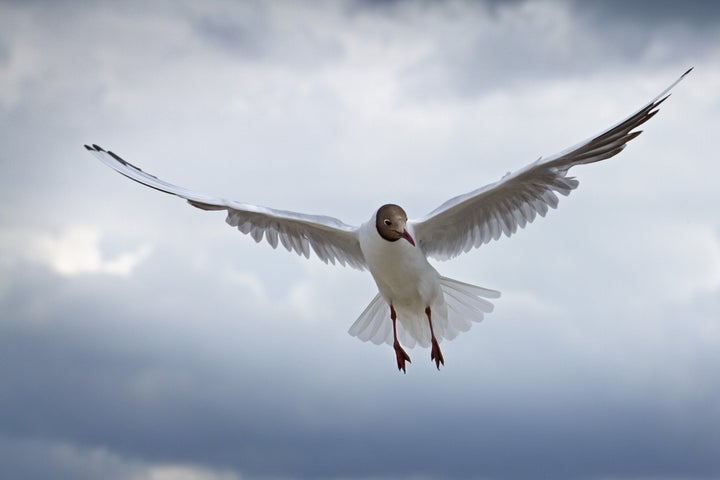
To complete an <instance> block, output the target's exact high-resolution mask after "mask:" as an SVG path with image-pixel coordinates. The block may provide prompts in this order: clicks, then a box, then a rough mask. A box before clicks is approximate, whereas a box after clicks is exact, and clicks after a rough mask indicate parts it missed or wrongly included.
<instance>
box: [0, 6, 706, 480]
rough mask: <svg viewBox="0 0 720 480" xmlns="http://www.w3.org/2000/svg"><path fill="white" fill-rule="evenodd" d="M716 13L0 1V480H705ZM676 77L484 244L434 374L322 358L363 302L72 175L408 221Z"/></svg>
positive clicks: (346, 273) (288, 261)
mask: <svg viewBox="0 0 720 480" xmlns="http://www.w3.org/2000/svg"><path fill="white" fill-rule="evenodd" d="M718 5H719V4H718V3H717V2H707V3H706V2H701V1H697V2H692V1H690V2H688V1H685V2H669V1H668V2H665V1H663V2H650V1H648V2H633V3H631V4H630V5H627V4H626V2H624V1H610V2H604V3H600V2H596V5H594V6H592V7H588V6H586V5H585V2H579V1H578V2H572V1H567V2H561V1H557V2H521V1H514V2H501V1H488V2H481V1H476V2H471V1H453V2H450V1H449V2H431V1H424V2H409V1H408V2H404V1H388V2H383V1H359V0H356V1H351V0H347V1H340V2H330V1H315V2H305V3H301V2H291V1H276V2H260V1H258V2H229V1H228V2H219V1H215V2H191V1H187V2H175V1H166V2H163V1H158V2H152V3H150V4H148V3H147V2H141V1H128V2H111V1H107V2H105V1H96V2H86V1H76V2H73V1H68V2H58V1H4V2H0V167H1V169H2V173H0V477H2V478H8V479H11V478H12V479H50V478H52V479H57V478H72V479H78V480H83V479H118V480H170V479H173V480H174V479H180V480H216V479H217V480H220V479H222V480H237V479H245V480H254V479H288V480H292V479H309V478H323V479H385V478H410V479H441V478H443V479H444V478H457V479H465V478H473V479H477V478H483V479H497V480H504V479H508V480H514V479H537V478H552V479H559V480H565V479H567V480H570V479H588V480H611V479H612V480H646V479H651V478H652V479H661V480H685V479H688V480H689V479H693V480H694V479H698V480H699V479H710V478H720V374H719V370H720V215H719V214H718V205H720V184H719V182H720V181H719V180H718V179H719V178H720V163H719V162H718V158H717V155H718V154H717V152H718V151H719V150H720V140H719V139H718V126H719V125H720V7H719V6H718ZM691 66H694V67H695V70H694V71H693V73H692V74H691V75H690V76H688V77H687V78H686V79H685V80H684V81H683V82H681V83H680V84H679V85H678V86H677V87H676V88H675V90H674V91H673V95H672V97H671V98H670V99H669V100H668V101H667V102H666V103H665V104H663V106H662V109H661V111H660V113H659V114H658V115H657V116H656V117H654V118H653V119H652V120H651V121H650V122H649V123H648V124H647V125H645V126H644V127H643V128H644V130H645V132H644V133H643V135H641V136H639V137H638V138H637V139H635V140H633V141H632V142H631V144H630V145H629V146H628V148H627V149H626V150H625V151H624V152H623V153H622V154H621V155H619V156H618V157H615V158H613V159H611V160H609V161H607V162H602V163H599V164H595V165H589V166H584V167H579V168H576V169H575V170H573V171H572V173H573V174H575V175H577V177H578V178H579V180H580V187H579V188H578V190H576V191H575V192H573V194H572V195H571V196H570V197H568V198H562V199H561V202H560V206H559V208H558V210H557V211H552V212H550V213H549V214H548V216H547V217H546V218H542V219H539V220H537V221H536V222H535V223H533V224H532V225H530V226H528V227H527V228H526V229H525V230H523V231H521V232H519V233H518V234H517V235H515V236H513V237H512V238H509V239H508V238H503V239H502V240H500V241H498V242H494V243H491V244H487V245H485V246H483V247H482V248H480V249H479V250H475V251H472V252H470V253H469V254H467V255H464V256H462V257H459V258H457V259H455V260H452V261H449V262H444V263H437V264H436V267H437V268H438V269H439V270H440V272H441V273H442V274H444V275H447V276H451V277H454V278H458V279H460V280H463V281H466V282H470V283H473V284H478V285H481V286H484V287H488V288H493V289H497V290H501V291H502V292H503V296H502V298H500V299H498V300H497V301H495V311H494V312H493V313H492V314H490V315H488V316H487V317H486V319H485V321H484V322H483V323H481V324H477V325H475V326H474V327H473V328H472V329H471V330H470V331H469V332H468V333H464V334H462V335H461V336H459V337H458V338H457V339H455V340H453V341H452V342H448V343H444V344H443V353H444V356H445V360H446V364H445V368H443V369H442V370H440V371H437V370H436V369H435V367H434V365H433V364H432V363H431V362H430V352H429V350H427V349H420V348H414V349H412V350H409V352H408V353H409V354H410V356H411V357H412V364H411V365H408V372H407V374H406V375H403V374H402V373H399V372H398V371H397V368H396V365H395V358H394V353H393V351H392V349H391V348H390V347H389V346H387V345H382V346H375V345H373V344H369V343H362V342H360V341H358V340H357V339H356V338H353V337H351V336H349V335H348V334H347V329H348V328H349V326H350V325H351V324H352V322H353V321H354V320H355V318H356V317H357V316H358V314H359V313H360V312H361V311H362V310H363V309H364V308H365V306H366V305H367V303H368V302H369V301H370V300H371V299H372V297H373V296H374V295H375V293H376V289H375V286H374V283H373V281H372V278H371V277H370V275H369V274H368V273H367V272H358V271H354V270H351V269H343V268H340V267H333V266H327V265H325V264H323V263H322V262H320V261H319V260H317V259H316V258H311V259H309V260H306V259H304V258H301V257H297V256H295V255H294V254H290V253H288V252H286V251H284V250H282V249H281V250H277V251H275V250H273V249H272V248H271V247H269V246H268V245H267V244H261V245H257V244H255V242H254V241H253V240H252V239H251V238H247V237H244V236H243V235H241V234H240V233H239V232H237V231H236V230H234V229H232V228H230V227H228V226H227V225H225V224H224V215H222V214H221V213H217V212H216V213H213V212H202V211H200V210H197V209H193V208H191V207H189V206H188V205H187V204H185V203H183V202H182V201H180V200H179V199H177V198H174V197H171V196H168V195H163V194H161V193H159V192H157V191H154V190H151V189H148V188H144V187H142V186H140V185H138V184H136V183H134V182H131V181H129V180H127V179H126V178H124V177H122V176H120V175H117V174H116V173H115V172H113V171H111V170H110V169H108V168H107V167H105V166H104V165H102V164H100V163H99V162H98V161H97V160H96V159H95V158H94V157H92V156H91V155H89V154H88V153H87V152H86V151H85V150H84V149H83V147H82V145H83V144H85V143H97V144H100V145H102V146H104V147H106V148H109V149H112V150H114V151H116V152H117V153H119V154H121V155H123V156H124V157H125V158H127V159H128V160H129V161H131V162H133V163H136V164H138V165H140V166H142V167H143V168H144V169H145V170H146V171H149V172H151V173H154V174H156V175H158V176H160V177H161V178H164V179H167V180H169V181H172V182H175V183H177V184H179V185H184V186H187V187H190V188H193V189H195V190H198V191H201V192H207V193H213V194H218V195H221V196H225V197H228V198H232V199H235V200H240V201H244V202H249V203H256V204H261V205H267V206H271V207H276V208H282V209H290V210H297V211H301V212H306V213H316V214H326V215H332V216H336V217H338V218H341V219H342V220H344V221H345V222H347V223H351V224H360V223H362V222H364V221H366V220H367V219H368V218H370V216H371V215H372V214H373V212H374V211H375V210H376V209H377V207H378V206H379V205H381V204H383V203H387V202H394V203H399V204H400V205H403V206H404V208H405V209H406V210H407V211H408V213H409V216H410V217H411V218H412V217H419V216H422V215H424V214H426V213H427V212H429V211H431V210H432V209H434V208H435V207H437V206H438V205H439V204H440V203H442V202H444V201H445V200H447V199H448V198H450V197H452V196H455V195H458V194H460V193H464V192H467V191H470V190H473V189H475V188H477V187H480V186H482V185H484V184H486V183H490V182H493V181H496V180H497V179H499V178H500V177H501V176H502V175H504V174H505V173H506V172H508V171H511V170H516V169H518V168H520V167H522V166H524V165H525V164H527V163H529V162H531V161H533V160H535V159H536V158H538V157H539V156H541V155H549V154H552V153H555V152H556V151H559V150H561V149H564V148H566V147H568V146H570V145H573V144H575V143H576V142H578V141H580V140H582V139H584V138H587V137H589V136H591V135H593V134H595V133H598V132H599V131H601V130H603V129H605V128H606V127H608V126H610V125H612V124H613V123H615V122H616V121H618V120H620V119H622V118H624V117H625V116H626V115H628V114H630V113H631V112H632V111H633V110H634V109H636V108H638V107H640V106H641V105H642V104H643V103H645V102H646V101H648V100H650V99H652V98H653V97H654V96H655V95H656V94H658V93H659V92H660V91H661V90H662V89H663V88H664V87H666V86H667V85H669V84H670V83H672V82H673V81H674V80H675V79H676V78H677V77H678V76H679V75H680V74H682V73H683V72H684V71H685V70H686V69H687V68H689V67H691Z"/></svg>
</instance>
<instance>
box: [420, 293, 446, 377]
mask: <svg viewBox="0 0 720 480" xmlns="http://www.w3.org/2000/svg"><path fill="white" fill-rule="evenodd" d="M425 315H427V319H428V323H429V324H430V341H431V342H432V347H431V349H430V360H434V361H435V366H436V367H437V369H438V370H440V364H441V363H442V364H443V366H445V359H444V358H443V354H442V352H441V351H440V345H439V344H438V341H437V338H435V332H434V331H433V326H432V315H431V314H430V307H427V308H426V309H425Z"/></svg>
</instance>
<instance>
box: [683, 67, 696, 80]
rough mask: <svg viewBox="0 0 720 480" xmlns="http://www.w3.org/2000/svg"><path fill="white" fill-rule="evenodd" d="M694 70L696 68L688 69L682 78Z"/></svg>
mask: <svg viewBox="0 0 720 480" xmlns="http://www.w3.org/2000/svg"><path fill="white" fill-rule="evenodd" d="M693 68H695V67H690V68H688V69H687V72H685V73H683V74H682V76H681V77H680V78H683V77H684V76H685V75H687V74H688V73H690V72H692V71H693Z"/></svg>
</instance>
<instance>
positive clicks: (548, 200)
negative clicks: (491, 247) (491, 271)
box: [411, 68, 692, 260]
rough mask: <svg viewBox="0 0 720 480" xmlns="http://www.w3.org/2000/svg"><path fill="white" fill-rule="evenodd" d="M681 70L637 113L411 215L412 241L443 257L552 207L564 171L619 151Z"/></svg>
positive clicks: (572, 183) (569, 186)
mask: <svg viewBox="0 0 720 480" xmlns="http://www.w3.org/2000/svg"><path fill="white" fill-rule="evenodd" d="M691 70H692V68H691V69H690V70H688V71H687V72H685V73H684V74H683V75H682V76H681V77H680V78H678V79H677V80H676V81H675V82H674V83H673V84H672V85H670V86H669V87H668V88H666V89H665V90H663V91H662V92H661V93H660V95H658V96H657V97H655V98H654V99H653V100H651V101H650V102H648V103H647V104H646V105H645V106H643V107H642V108H641V109H639V110H638V111H637V112H635V113H633V114H632V115H630V116H629V117H628V118H626V119H625V120H623V121H621V122H620V123H618V124H616V125H615V126H613V127H611V128H609V129H607V130H605V131H604V132H602V133H600V134H598V135H596V136H594V137H592V138H589V139H587V140H585V141H584V142H581V143H578V144H577V145H575V146H573V147H570V148H568V149H566V150H563V151H562V152H559V153H557V154H555V155H552V156H550V157H548V158H540V159H538V160H537V161H535V162H533V163H531V164H530V165H527V166H526V167H524V168H522V169H521V170H518V171H517V172H515V173H508V174H507V175H505V176H504V177H503V178H502V179H501V180H500V181H499V182H496V183H492V184H490V185H486V186H484V187H482V188H479V189H477V190H474V191H472V192H470V193H466V194H464V195H460V196H458V197H455V198H452V199H450V200H448V201H447V202H445V203H443V204H442V205H440V206H439V207H438V208H436V209H435V210H433V211H432V212H430V213H429V214H427V215H426V216H424V217H422V218H420V219H416V220H412V221H411V223H412V224H413V226H414V229H415V240H416V241H417V242H418V243H419V246H420V248H422V250H423V251H424V252H425V254H426V255H427V256H430V257H433V258H436V259H438V260H446V259H449V258H453V257H455V256H457V255H459V254H460V253H462V252H467V251H469V250H470V249H471V248H477V247H479V246H480V245H483V244H485V243H488V242H489V241H490V240H497V239H499V238H500V236H501V235H502V234H505V235H507V236H510V235H512V234H513V233H515V232H516V231H517V229H518V227H520V228H523V227H525V225H526V224H528V223H530V222H532V221H533V220H535V218H536V216H537V215H540V216H541V217H544V216H545V214H546V213H547V212H548V208H556V207H557V204H558V197H557V195H556V194H557V193H560V194H562V195H566V196H567V195H569V194H570V192H571V191H572V190H574V189H575V188H577V186H578V181H577V180H576V179H575V178H574V177H569V176H568V175H567V173H568V170H570V168H572V167H574V166H575V165H582V164H586V163H594V162H599V161H600V160H605V159H608V158H610V157H613V156H615V155H617V154H618V153H620V152H621V151H622V149H623V148H625V145H626V144H627V143H628V142H629V141H630V140H632V139H633V138H635V137H637V136H638V135H640V133H641V131H639V130H635V129H636V128H637V127H639V126H640V125H642V124H643V123H645V122H647V121H648V120H650V119H651V118H652V117H653V116H654V115H655V114H656V113H657V112H658V106H659V105H660V104H661V103H662V102H664V101H665V99H667V97H668V96H669V94H668V92H669V91H670V89H672V88H673V87H674V86H675V85H676V84H677V83H678V82H679V81H680V80H682V79H683V78H684V77H685V75H687V74H688V73H690V71H691Z"/></svg>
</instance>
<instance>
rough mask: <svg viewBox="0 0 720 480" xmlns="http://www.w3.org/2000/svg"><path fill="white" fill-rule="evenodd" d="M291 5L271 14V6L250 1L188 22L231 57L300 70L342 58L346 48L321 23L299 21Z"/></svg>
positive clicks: (192, 18) (194, 17)
mask: <svg viewBox="0 0 720 480" xmlns="http://www.w3.org/2000/svg"><path fill="white" fill-rule="evenodd" d="M278 5H279V7H278ZM291 5H292V4H277V5H276V6H275V8H277V9H278V10H279V12H272V11H271V10H272V9H273V7H270V6H269V4H262V3H252V2H251V3H247V4H243V5H242V6H238V5H235V6H234V8H232V9H229V11H228V10H227V9H219V10H218V11H216V12H214V14H212V15H211V14H209V13H208V12H202V13H192V14H189V15H188V20H189V22H190V23H191V25H192V26H193V28H194V29H195V31H196V32H197V33H198V35H199V36H200V37H201V38H203V39H205V40H206V41H208V42H209V44H210V45H212V46H215V47H216V48H219V49H220V50H221V51H222V52H224V53H226V54H228V55H229V56H230V57H231V58H236V59H240V60H244V61H248V62H260V63H269V64H283V65H284V66H286V67H287V66H291V67H293V68H300V69H304V68H316V67H318V66H322V65H324V64H325V63H327V62H332V61H336V60H339V59H341V58H342V57H343V55H344V50H343V47H342V45H341V43H340V42H339V41H337V39H335V38H333V37H332V35H329V34H327V33H325V32H323V25H322V23H321V22H322V20H318V23H310V22H308V21H303V17H301V16H297V18H296V16H295V15H294V14H293V10H294V7H292V6H291ZM273 13H278V15H273ZM280 19H282V20H283V22H281V21H280Z"/></svg>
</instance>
